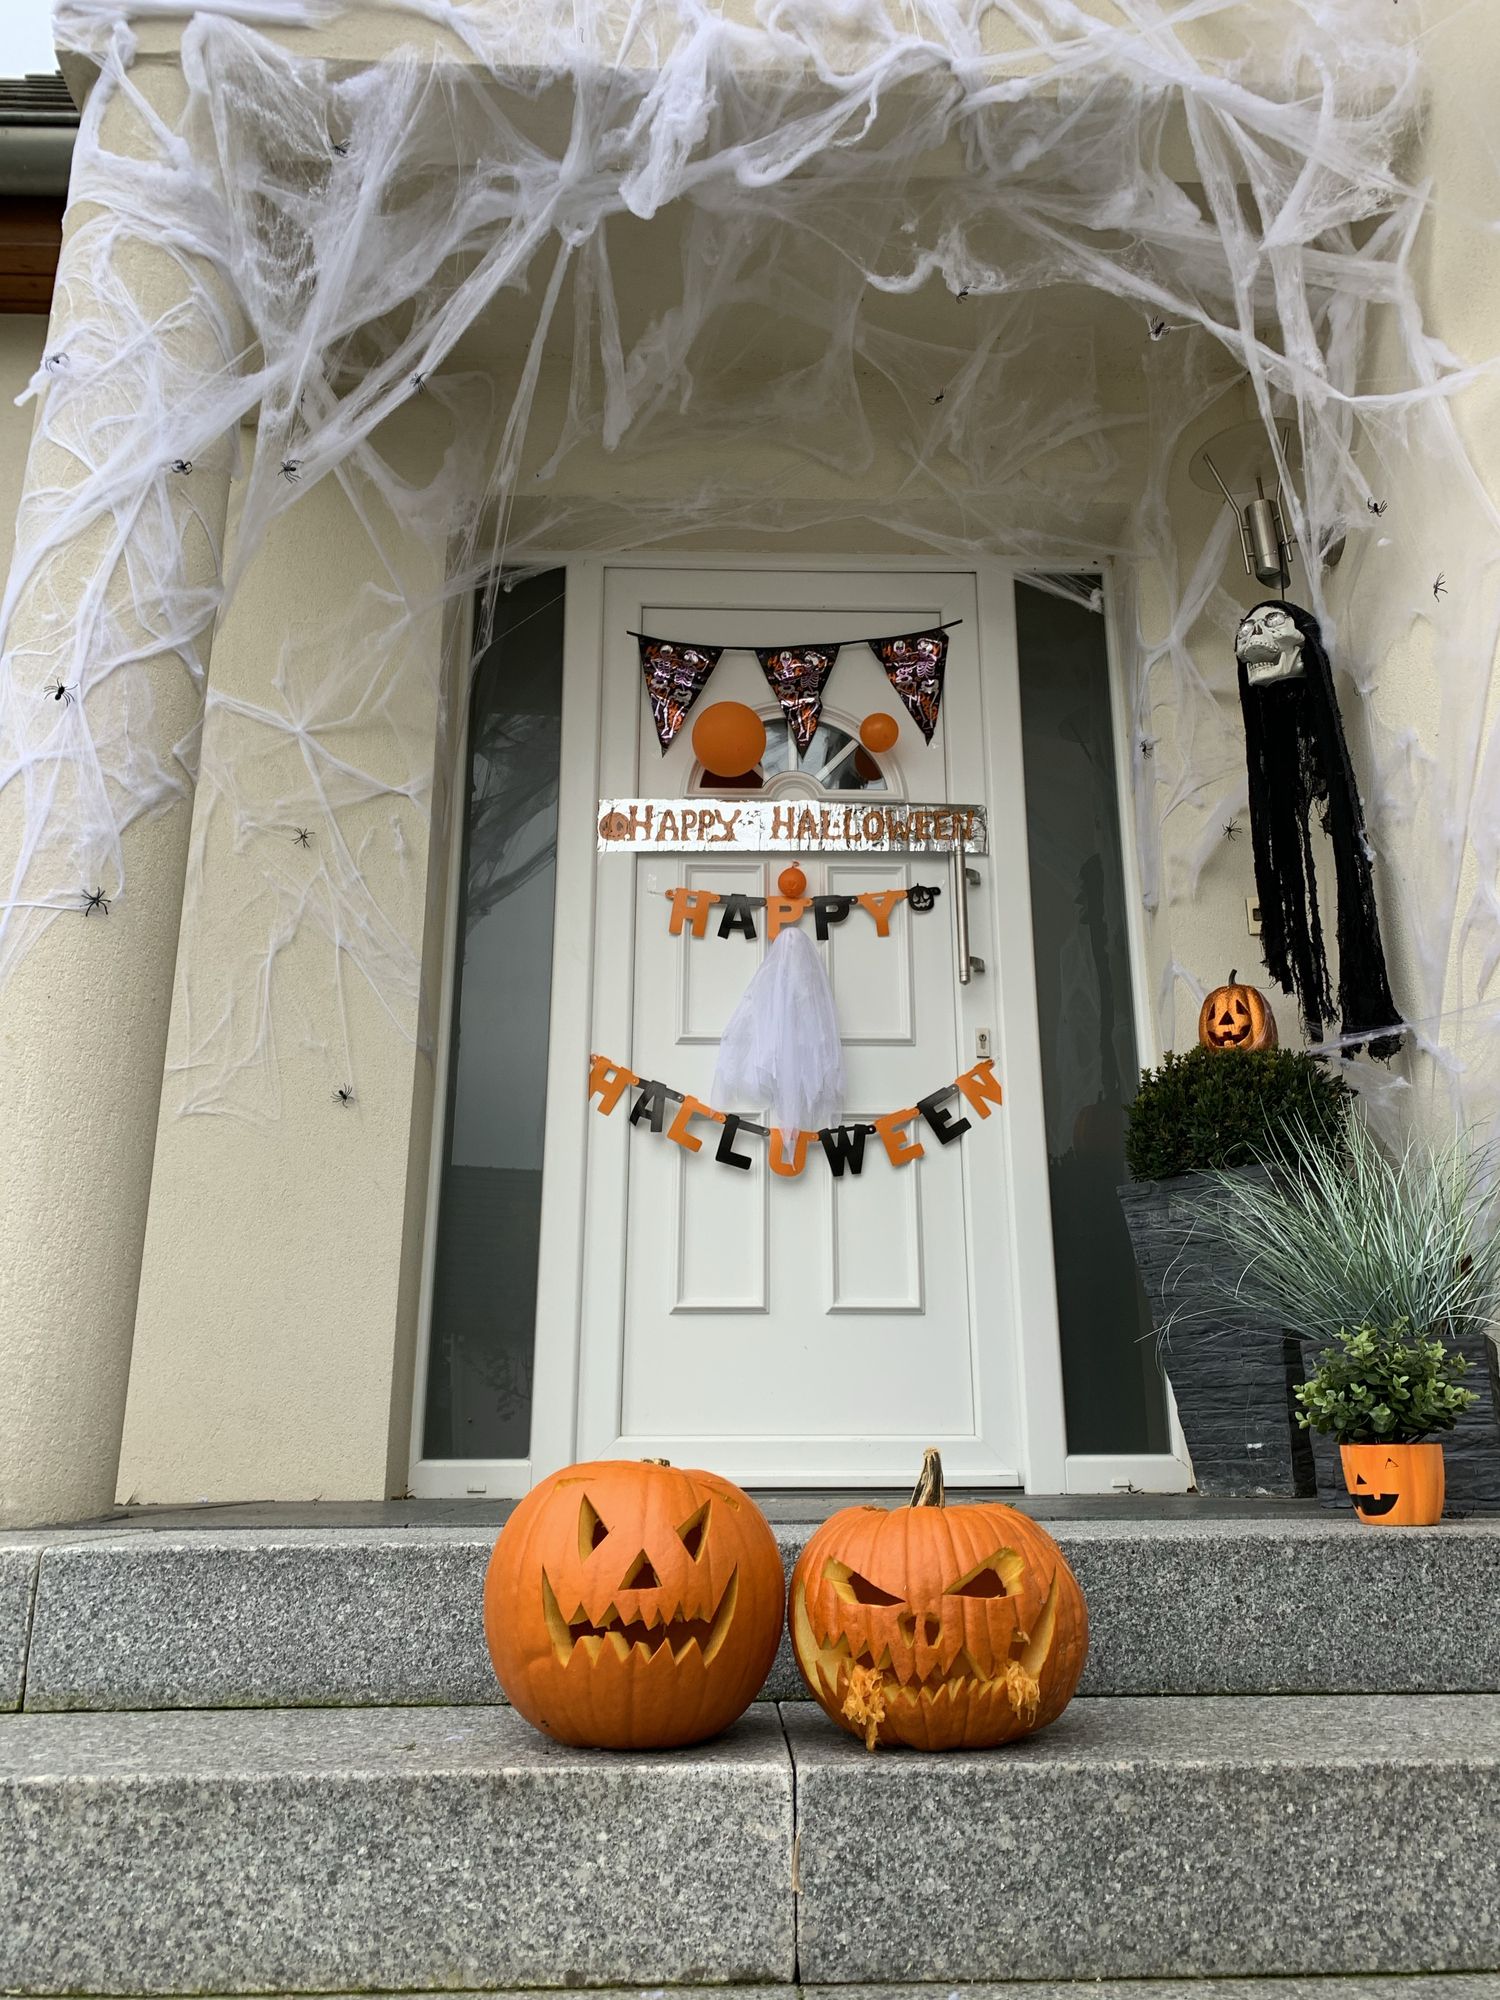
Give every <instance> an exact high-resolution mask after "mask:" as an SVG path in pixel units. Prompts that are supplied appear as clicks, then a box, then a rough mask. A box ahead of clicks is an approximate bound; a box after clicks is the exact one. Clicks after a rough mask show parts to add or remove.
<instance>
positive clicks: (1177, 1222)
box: [1119, 1168, 1316, 1498]
mask: <svg viewBox="0 0 1500 2000" xmlns="http://www.w3.org/2000/svg"><path fill="white" fill-rule="evenodd" d="M1259 1171H1260V1169H1258V1168H1247V1169H1246V1173H1247V1175H1249V1174H1253V1173H1257V1172H1259ZM1212 1188H1213V1177H1212V1176H1211V1175H1209V1174H1205V1173H1195V1174H1179V1175H1176V1176H1175V1177H1174V1178H1172V1179H1170V1180H1164V1181H1132V1182H1130V1183H1129V1184H1128V1185H1127V1186H1125V1187H1122V1188H1121V1189H1120V1191H1119V1193H1120V1206H1121V1207H1122V1208H1123V1210H1124V1211H1125V1223H1126V1227H1127V1228H1128V1229H1129V1231H1130V1241H1131V1245H1132V1248H1133V1249H1134V1251H1135V1261H1136V1268H1137V1269H1138V1270H1139V1272H1140V1274H1141V1282H1142V1284H1143V1285H1144V1286H1145V1288H1146V1298H1147V1300H1148V1302H1149V1304H1150V1307H1151V1321H1152V1326H1153V1328H1154V1329H1155V1332H1156V1336H1157V1339H1158V1340H1159V1341H1160V1343H1161V1349H1162V1361H1163V1365H1164V1366H1165V1368H1166V1371H1167V1376H1168V1379H1169V1380H1170V1382H1171V1384H1172V1393H1173V1395H1174V1397H1175V1398H1176V1401H1177V1414H1178V1417H1179V1418H1180V1420H1181V1423H1182V1429H1183V1435H1184V1436H1185V1437H1186V1439H1187V1445H1188V1450H1189V1452H1190V1453H1191V1454H1192V1460H1193V1476H1194V1479H1195V1481H1196V1484H1197V1487H1198V1491H1199V1492H1200V1493H1213V1494H1258V1493H1275V1494H1284V1495H1286V1496H1287V1497H1288V1498H1291V1497H1294V1496H1298V1495H1303V1496H1306V1495H1310V1494H1312V1493H1313V1492H1314V1491H1315V1490H1316V1489H1315V1474H1314V1469H1313V1456H1312V1449H1311V1446H1310V1445H1309V1443H1308V1438H1307V1433H1306V1432H1305V1431H1303V1430H1302V1429H1301V1428H1300V1427H1299V1425H1298V1424H1297V1421H1296V1418H1295V1417H1294V1416H1293V1414H1292V1409H1293V1405H1292V1389H1293V1387H1294V1386H1295V1384H1296V1383H1298V1382H1300V1381H1301V1380H1302V1372H1303V1371H1302V1353H1301V1348H1300V1346H1299V1344H1298V1342H1297V1341H1295V1340H1293V1339H1291V1338H1290V1337H1288V1335H1287V1334H1286V1333H1285V1332H1284V1331H1283V1330H1282V1328H1280V1327H1279V1326H1274V1325H1271V1324H1270V1323H1268V1322H1267V1321H1264V1320H1258V1319H1255V1318H1253V1317H1251V1316H1250V1315H1249V1314H1247V1313H1242V1312H1239V1311H1238V1310H1237V1309H1236V1308H1235V1307H1234V1305H1233V1304H1232V1303H1228V1304H1226V1301H1225V1294H1226V1288H1227V1287H1228V1286H1230V1285H1232V1284H1233V1282H1234V1280H1235V1277H1236V1275H1237V1273H1236V1270H1235V1268H1234V1266H1233V1265H1232V1263H1231V1262H1230V1261H1229V1260H1228V1258H1227V1255H1226V1253H1225V1251H1224V1249H1223V1248H1222V1246H1221V1244H1220V1243H1219V1241H1218V1238H1217V1236H1216V1234H1215V1232H1214V1229H1213V1224H1212V1218H1211V1204H1210V1199H1209V1198H1210V1196H1211V1192H1212Z"/></svg>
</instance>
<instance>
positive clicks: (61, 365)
mask: <svg viewBox="0 0 1500 2000" xmlns="http://www.w3.org/2000/svg"><path fill="white" fill-rule="evenodd" d="M67 365H68V357H67V355H66V354H65V353H64V352H63V351H62V350H61V348H59V349H58V351H57V352H56V353H55V354H49V355H48V356H47V357H46V359H45V360H44V361H43V363H42V366H43V367H44V368H45V369H46V371H47V373H48V374H49V375H61V373H62V371H63V370H64V369H65V368H66V367H67Z"/></svg>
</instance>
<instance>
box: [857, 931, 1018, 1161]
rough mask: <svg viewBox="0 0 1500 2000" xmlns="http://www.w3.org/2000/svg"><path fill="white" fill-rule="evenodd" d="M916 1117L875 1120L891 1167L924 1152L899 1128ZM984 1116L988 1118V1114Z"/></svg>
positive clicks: (903, 1114)
mask: <svg viewBox="0 0 1500 2000" xmlns="http://www.w3.org/2000/svg"><path fill="white" fill-rule="evenodd" d="M903 893H904V892H903ZM859 900H860V901H861V902H863V901H864V897H863V896H861V897H860V899H859ZM916 1115H917V1108H916V1106H915V1105H913V1106H912V1108H911V1110H910V1111H887V1112H886V1114H885V1116H884V1117H883V1118H877V1119H876V1120H875V1131H876V1133H877V1135H878V1136H879V1139H880V1143H881V1145H882V1146H884V1147H885V1150H886V1152H887V1153H888V1154H889V1155H890V1160H891V1165H892V1166H893V1167H904V1166H905V1165H906V1163H907V1161H908V1160H920V1159H921V1157H922V1154H923V1152H924V1151H925V1150H926V1149H925V1148H924V1147H922V1146H920V1145H919V1144H918V1143H917V1141H916V1140H915V1139H908V1138H907V1136H906V1134H905V1133H904V1132H903V1131H902V1130H901V1127H902V1126H903V1125H909V1124H910V1123H911V1121H912V1119H913V1118H915V1117H916ZM985 1116H986V1117H988V1116H989V1114H988V1112H986V1114H985Z"/></svg>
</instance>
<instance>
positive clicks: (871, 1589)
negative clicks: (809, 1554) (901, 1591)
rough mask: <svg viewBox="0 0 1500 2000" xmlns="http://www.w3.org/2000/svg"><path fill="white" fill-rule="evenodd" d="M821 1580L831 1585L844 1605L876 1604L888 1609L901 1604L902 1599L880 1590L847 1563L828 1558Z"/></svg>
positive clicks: (877, 1585)
mask: <svg viewBox="0 0 1500 2000" xmlns="http://www.w3.org/2000/svg"><path fill="white" fill-rule="evenodd" d="M823 1580H824V1582H825V1583H831V1584H832V1585H833V1588H834V1592H835V1594H836V1595H837V1596H839V1597H842V1598H843V1600H844V1602H845V1603H846V1604H878V1605H884V1606H886V1607H889V1606H890V1605H892V1604H902V1603H904V1602H905V1599H904V1598H900V1597H892V1596H891V1593H890V1592H889V1591H888V1590H882V1589H881V1588H880V1585H879V1584H878V1583H871V1581H870V1579H869V1578H868V1577H867V1576H861V1575H860V1573H859V1571H858V1570H857V1569H850V1568H849V1566H848V1564H847V1563H841V1562H835V1561H833V1559H832V1558H831V1557H830V1558H829V1560H828V1561H827V1562H826V1563H824V1565H823Z"/></svg>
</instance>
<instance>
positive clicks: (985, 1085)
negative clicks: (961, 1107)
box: [953, 1056, 1005, 1118]
mask: <svg viewBox="0 0 1500 2000" xmlns="http://www.w3.org/2000/svg"><path fill="white" fill-rule="evenodd" d="M953 1081H954V1082H955V1083H956V1084H957V1085H958V1088H959V1089H960V1090H961V1091H962V1092H963V1095H964V1097H965V1098H966V1099H967V1101H968V1103H969V1105H970V1106H971V1108H972V1109H973V1110H974V1111H976V1112H977V1113H978V1114H979V1116H980V1117H981V1118H988V1117H989V1115H990V1106H991V1105H992V1104H1003V1103H1004V1102H1005V1098H1004V1096H1003V1094H1002V1093H1001V1089H1000V1086H999V1084H998V1083H997V1082H996V1081H995V1058H994V1057H993V1056H989V1057H987V1058H986V1060H985V1061H984V1062H982V1063H975V1065H974V1067H973V1068H972V1069H966V1070H965V1071H964V1073H963V1075H962V1076H956V1077H954V1079H953Z"/></svg>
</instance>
